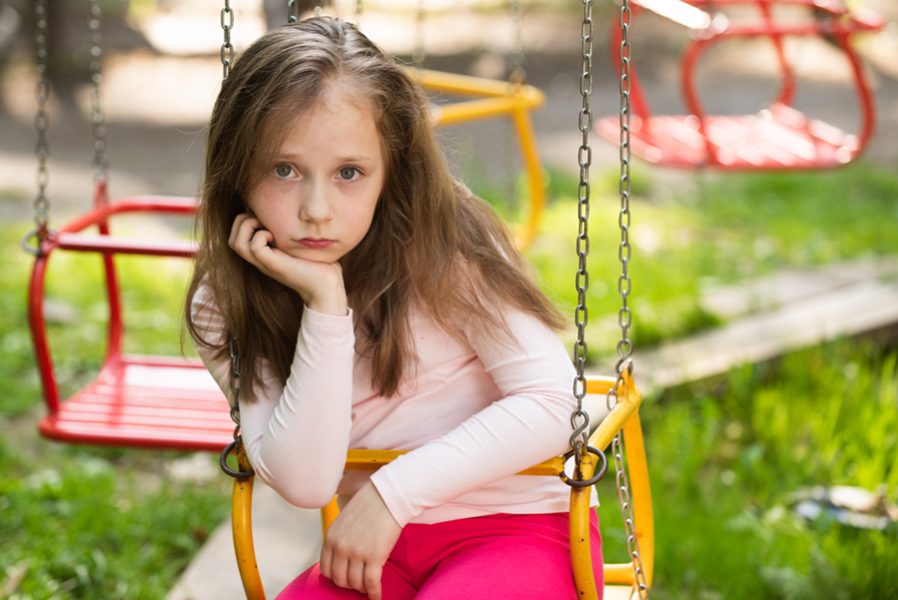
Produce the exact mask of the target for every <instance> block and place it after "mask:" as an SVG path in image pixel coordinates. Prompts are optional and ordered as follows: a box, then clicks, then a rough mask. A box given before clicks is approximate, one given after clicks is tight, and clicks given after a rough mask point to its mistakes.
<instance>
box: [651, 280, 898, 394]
mask: <svg viewBox="0 0 898 600" xmlns="http://www.w3.org/2000/svg"><path fill="white" fill-rule="evenodd" d="M896 323H898V283H896V282H894V281H891V282H889V281H879V280H876V279H872V280H866V281H860V282H857V283H855V284H854V285H850V286H843V287H841V288H838V289H834V290H830V291H829V292H828V293H825V294H821V295H817V296H808V297H803V298H800V299H799V300H797V301H795V302H792V303H789V304H786V305H784V306H782V307H779V308H776V309H774V310H771V311H768V312H763V313H760V314H756V315H752V316H748V317H745V318H742V319H739V320H737V321H735V322H733V323H731V324H729V325H727V326H724V327H721V328H718V329H714V330H712V331H708V332H705V333H702V334H699V335H696V336H693V337H691V338H689V339H685V340H682V341H676V342H672V343H669V344H665V345H664V346H662V347H661V348H658V349H657V350H653V351H649V352H644V353H637V357H636V359H635V362H636V365H637V366H638V369H637V372H636V378H637V381H638V382H639V383H640V385H641V387H642V389H644V390H648V389H652V388H659V387H660V388H664V387H669V386H672V385H678V384H681V383H685V382H688V381H697V380H699V379H704V378H707V377H711V376H713V375H718V374H720V373H725V372H726V371H728V370H729V369H731V368H732V367H734V366H737V365H740V364H743V363H751V362H760V361H765V360H770V359H771V358H774V357H776V356H780V355H782V354H785V353H787V352H791V351H794V350H798V349H800V348H805V347H808V346H812V345H815V344H819V343H821V342H827V341H830V340H834V339H837V338H841V337H852V336H856V335H860V334H863V333H868V332H873V331H876V330H878V329H881V328H883V327H885V326H888V325H895V324H896Z"/></svg>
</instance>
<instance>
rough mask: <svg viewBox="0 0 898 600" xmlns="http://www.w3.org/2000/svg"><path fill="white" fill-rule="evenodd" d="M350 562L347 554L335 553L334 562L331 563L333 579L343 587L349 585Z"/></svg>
mask: <svg viewBox="0 0 898 600" xmlns="http://www.w3.org/2000/svg"><path fill="white" fill-rule="evenodd" d="M348 571H349V562H348V561H347V560H346V557H345V556H342V555H340V554H337V553H334V557H333V562H332V563H331V581H333V582H334V585H336V586H337V587H341V588H348V587H349V577H348V576H347V572H348Z"/></svg>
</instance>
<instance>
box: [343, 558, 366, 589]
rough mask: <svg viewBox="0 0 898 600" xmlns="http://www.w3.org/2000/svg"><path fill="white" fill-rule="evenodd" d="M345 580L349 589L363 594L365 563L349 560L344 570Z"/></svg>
mask: <svg viewBox="0 0 898 600" xmlns="http://www.w3.org/2000/svg"><path fill="white" fill-rule="evenodd" d="M346 578H347V583H348V584H349V587H351V588H352V589H354V590H355V591H357V592H361V593H363V594H364V593H365V563H364V562H362V561H360V560H351V561H349V564H348V565H347V568H346Z"/></svg>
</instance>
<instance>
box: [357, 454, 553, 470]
mask: <svg viewBox="0 0 898 600" xmlns="http://www.w3.org/2000/svg"><path fill="white" fill-rule="evenodd" d="M406 452H408V450H367V449H361V448H353V449H352V450H350V451H349V452H348V453H347V455H346V470H347V471H376V470H377V469H379V468H381V467H382V466H384V465H385V464H388V463H390V462H392V461H393V460H394V459H396V458H397V457H399V456H401V455H403V454H405V453H406ZM563 466H564V460H563V459H562V458H561V457H560V456H556V457H554V458H550V459H549V460H546V461H543V462H541V463H539V464H537V465H533V466H532V467H530V468H528V469H524V470H523V471H520V472H519V473H518V475H558V474H559V473H560V472H561V470H562V468H563Z"/></svg>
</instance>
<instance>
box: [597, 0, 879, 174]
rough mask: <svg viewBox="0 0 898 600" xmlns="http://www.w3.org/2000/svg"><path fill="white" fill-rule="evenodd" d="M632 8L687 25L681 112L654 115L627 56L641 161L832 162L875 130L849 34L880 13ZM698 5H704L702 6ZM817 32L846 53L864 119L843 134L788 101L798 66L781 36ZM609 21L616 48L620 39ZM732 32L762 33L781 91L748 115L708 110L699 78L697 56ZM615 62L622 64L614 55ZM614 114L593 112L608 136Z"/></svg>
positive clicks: (814, 0)
mask: <svg viewBox="0 0 898 600" xmlns="http://www.w3.org/2000/svg"><path fill="white" fill-rule="evenodd" d="M632 4H633V7H634V12H636V10H637V9H645V10H647V11H649V12H652V13H654V14H656V15H659V16H661V17H663V18H665V19H667V20H669V21H671V22H673V23H675V24H678V25H680V26H683V27H685V28H687V29H688V30H689V31H690V34H691V41H690V42H689V43H688V45H687V46H686V49H685V51H684V53H683V56H682V62H681V66H680V78H681V81H680V85H681V91H682V95H683V99H684V101H685V103H686V109H687V113H688V114H685V115H655V114H652V112H651V110H650V108H649V105H648V103H647V101H646V99H645V97H644V95H643V92H642V88H641V86H640V84H639V79H638V77H637V76H636V73H635V71H634V70H633V67H632V66H631V77H632V94H633V97H632V102H633V116H632V119H633V127H632V131H631V136H632V144H633V146H632V151H633V153H634V154H635V155H636V156H638V157H640V158H642V159H644V160H645V161H647V162H649V163H653V164H658V165H662V166H670V167H678V168H687V169H694V168H701V167H708V168H716V169H722V170H792V169H816V168H831V167H837V166H841V165H845V164H847V163H849V162H851V161H852V160H854V159H855V158H857V157H858V156H859V155H860V154H861V153H862V152H863V150H864V148H865V147H866V145H867V143H868V142H869V141H870V138H871V136H872V135H873V130H874V126H875V106H874V101H873V97H872V94H871V92H870V87H869V84H868V82H867V78H866V75H865V73H864V67H863V65H862V64H861V60H860V58H859V57H858V55H857V53H856V52H855V50H854V48H853V46H852V39H851V38H852V36H854V35H856V34H859V33H870V32H876V31H879V30H881V29H882V28H883V26H884V23H883V21H882V20H881V19H879V18H878V17H876V16H873V15H870V14H861V13H859V12H852V11H851V10H849V8H847V7H846V6H845V3H844V2H840V1H828V2H824V1H822V0H632ZM700 7H702V8H700ZM730 7H736V8H740V9H754V13H755V16H754V17H752V18H738V19H736V20H732V21H731V20H730V17H728V15H727V14H725V13H723V12H718V10H719V9H723V8H730ZM779 7H786V8H792V9H801V10H802V11H803V12H804V13H805V14H806V18H804V19H802V20H795V19H790V20H784V19H782V18H780V17H779V16H778V14H777V13H775V12H774V9H776V8H779ZM798 36H805V37H806V36H821V37H823V38H825V39H827V40H829V41H831V42H832V43H833V44H834V45H835V46H837V47H838V48H839V50H840V51H841V52H842V54H843V55H844V57H845V59H846V61H847V62H848V65H849V66H850V68H851V73H852V77H853V82H854V88H855V91H856V94H857V101H858V105H859V110H860V128H859V130H858V132H857V133H856V134H849V133H846V132H844V131H842V130H841V129H840V128H838V127H836V126H834V125H832V124H829V123H826V122H823V121H821V120H818V119H811V118H809V117H807V116H806V115H805V114H803V113H802V112H801V111H799V110H798V109H796V108H795V107H794V106H793V103H794V98H795V88H796V85H795V74H794V69H793V66H792V64H791V63H790V61H789V58H788V57H787V55H786V52H785V49H784V43H783V42H784V39H785V38H788V37H798ZM620 38H621V29H620V27H619V26H617V25H614V26H613V27H612V32H611V39H612V42H611V45H612V48H613V47H614V46H615V45H616V44H619V43H620ZM734 38H741V39H756V38H768V39H769V40H770V41H771V43H772V45H773V50H774V52H775V55H776V61H777V64H778V66H779V70H780V77H781V87H780V90H779V92H778V94H777V97H776V98H775V99H774V100H773V101H772V102H771V103H770V104H769V105H768V106H766V107H765V108H763V109H762V110H760V111H759V112H758V113H756V114H751V115H708V114H707V113H706V112H705V109H704V107H703V105H702V102H701V99H700V98H699V94H698V92H697V91H696V86H695V81H694V77H695V69H696V64H697V63H698V61H699V59H700V58H701V56H702V54H703V53H704V52H705V51H707V50H708V49H709V48H711V47H712V46H713V45H714V44H717V43H719V42H724V41H727V40H731V39H734ZM618 68H620V65H619V64H618ZM616 119H617V117H616V116H608V117H604V118H601V119H599V120H598V121H597V122H596V131H597V133H598V134H599V135H601V136H602V137H604V138H606V139H608V140H609V141H613V140H614V139H615V138H616V135H617V133H616V132H617V124H616Z"/></svg>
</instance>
